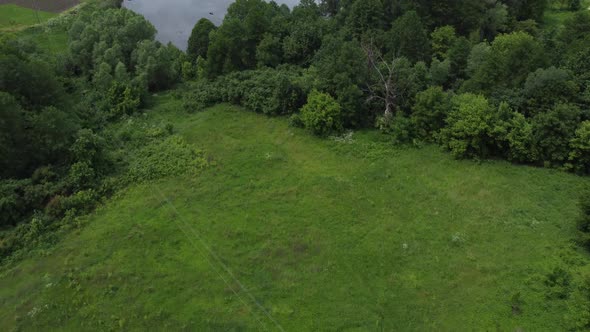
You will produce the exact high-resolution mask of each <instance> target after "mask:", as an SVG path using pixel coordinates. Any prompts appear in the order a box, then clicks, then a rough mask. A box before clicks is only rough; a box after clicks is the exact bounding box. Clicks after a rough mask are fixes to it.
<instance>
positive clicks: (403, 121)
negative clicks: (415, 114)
mask: <svg viewBox="0 0 590 332" xmlns="http://www.w3.org/2000/svg"><path fill="white" fill-rule="evenodd" d="M375 126H376V127H377V128H378V129H379V130H380V131H381V132H382V133H384V134H387V135H389V136H391V139H392V142H393V144H396V145H400V144H408V143H412V142H414V141H415V139H416V132H415V130H416V125H415V122H414V121H413V119H411V118H409V117H407V116H405V115H403V114H402V113H401V112H398V113H396V114H395V115H394V116H381V117H379V118H377V121H376V124H375Z"/></svg>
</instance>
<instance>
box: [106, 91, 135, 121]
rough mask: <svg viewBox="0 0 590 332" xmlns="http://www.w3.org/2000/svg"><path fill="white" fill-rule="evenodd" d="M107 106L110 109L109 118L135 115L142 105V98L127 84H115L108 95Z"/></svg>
mask: <svg viewBox="0 0 590 332" xmlns="http://www.w3.org/2000/svg"><path fill="white" fill-rule="evenodd" d="M107 105H108V106H107V107H109V116H110V117H112V118H119V117H121V116H123V115H131V114H133V113H135V111H137V109H138V108H139V105H140V97H139V94H138V93H136V92H135V90H134V89H133V88H131V87H130V86H128V85H127V84H123V83H120V82H114V83H113V85H112V86H111V88H110V89H109V91H108V93H107Z"/></svg>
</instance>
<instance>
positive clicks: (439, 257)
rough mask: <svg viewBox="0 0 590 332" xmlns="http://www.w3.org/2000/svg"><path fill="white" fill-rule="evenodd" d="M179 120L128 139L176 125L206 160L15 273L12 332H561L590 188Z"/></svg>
mask: <svg viewBox="0 0 590 332" xmlns="http://www.w3.org/2000/svg"><path fill="white" fill-rule="evenodd" d="M180 109H181V107H180V102H179V101H176V100H175V99H174V98H173V97H172V96H171V95H170V94H165V95H162V96H160V97H158V98H157V104H156V106H155V107H154V108H153V110H152V111H149V112H148V115H147V116H138V117H137V118H136V119H135V120H133V121H129V122H124V123H121V124H119V125H118V126H126V125H131V124H132V123H137V122H147V123H148V124H161V123H173V124H174V126H175V130H176V131H177V132H178V133H179V134H181V135H183V136H184V137H185V138H186V139H187V140H188V141H190V142H191V143H193V144H195V145H196V146H199V147H202V148H204V149H205V150H206V151H207V154H208V156H209V160H210V164H211V165H210V166H209V167H208V168H207V169H206V170H205V171H203V172H202V173H201V174H200V175H198V176H190V177H189V176H184V177H177V178H168V179H164V180H161V181H158V182H155V183H149V184H143V185H135V186H132V187H130V188H128V189H127V190H125V191H124V192H121V193H120V194H118V195H117V196H115V197H113V198H112V199H110V201H109V202H107V203H106V204H105V205H104V206H102V207H101V208H99V209H98V210H97V211H96V212H95V213H94V214H92V215H91V216H88V217H86V218H84V221H83V222H82V224H83V226H82V227H80V228H79V229H77V230H76V231H73V232H71V233H70V234H69V235H67V236H65V238H64V239H63V240H62V241H61V242H60V243H59V244H58V245H56V246H55V247H54V248H53V249H51V250H46V251H42V252H38V253H36V254H34V255H33V256H32V257H30V258H27V259H25V260H24V261H22V262H20V263H18V264H17V265H11V266H8V267H5V268H4V269H3V270H2V272H1V273H0V326H3V330H6V331H11V330H13V329H15V330H23V331H30V330H64V331H74V330H76V331H80V330H136V331H141V330H167V331H176V330H186V331H209V330H215V331H217V330H221V331H238V330H252V331H256V330H264V329H268V330H275V329H279V326H280V327H281V328H282V329H284V330H287V331H318V330H334V331H335V330H338V331H345V330H346V331H382V330H383V331H425V330H426V331H428V330H435V331H463V330H469V331H483V330H499V331H515V330H518V329H522V330H523V331H541V330H544V331H558V330H564V329H565V327H566V324H567V312H568V306H570V305H571V302H570V301H568V300H561V299H555V298H548V295H547V294H548V287H547V286H546V283H545V280H546V279H547V275H548V274H549V273H550V272H551V271H553V270H554V269H555V268H556V267H562V266H567V267H568V268H569V269H571V270H572V271H578V270H579V269H581V266H582V265H585V264H587V263H588V262H589V261H590V260H589V257H588V255H587V254H585V253H582V252H579V251H577V250H576V247H575V246H574V245H573V244H572V242H571V239H572V238H573V237H574V235H575V234H574V233H575V219H576V217H577V208H576V201H577V198H578V195H579V193H580V191H581V189H582V187H583V186H584V185H585V184H588V183H589V181H588V180H587V179H583V178H580V177H576V176H573V175H571V174H566V173H564V172H559V171H555V170H547V169H537V168H530V167H523V166H513V165H511V164H509V163H506V162H484V163H481V164H478V163H475V162H471V161H456V160H453V159H452V158H451V157H450V156H449V154H447V153H444V152H441V151H440V150H439V149H438V148H436V147H433V146H426V147H423V148H420V149H396V148H394V147H392V146H391V145H390V144H389V143H387V142H385V141H384V140H383V137H381V136H380V135H379V134H377V133H375V132H372V131H369V132H358V133H355V134H354V135H353V136H352V139H351V140H342V141H336V140H322V139H319V138H315V137H312V136H311V135H309V134H308V133H306V132H304V131H302V130H299V129H293V128H291V127H289V126H288V125H287V120H286V119H280V118H268V117H264V116H261V115H257V114H253V113H250V112H245V111H243V110H241V109H238V108H235V107H231V106H225V105H220V106H217V107H214V108H212V109H209V110H207V111H204V112H201V113H197V114H194V115H188V114H186V113H184V112H182V111H180ZM226 268H227V270H226ZM230 271H231V273H230ZM575 277H576V276H574V278H575ZM517 294H520V299H521V300H520V301H519V303H520V304H519V305H518V310H515V309H514V307H513V303H514V302H515V301H514V298H516V297H518V295H517ZM262 308H264V310H263V309H262ZM520 310H521V312H520V313H519V312H518V311H520Z"/></svg>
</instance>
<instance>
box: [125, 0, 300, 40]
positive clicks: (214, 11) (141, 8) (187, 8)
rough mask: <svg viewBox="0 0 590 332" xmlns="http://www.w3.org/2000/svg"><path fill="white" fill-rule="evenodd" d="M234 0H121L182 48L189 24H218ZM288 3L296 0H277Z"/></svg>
mask: <svg viewBox="0 0 590 332" xmlns="http://www.w3.org/2000/svg"><path fill="white" fill-rule="evenodd" d="M233 2H234V0H125V1H124V2H123V6H124V7H126V8H129V9H131V10H133V11H134V12H136V13H139V14H141V15H143V16H145V18H146V19H148V20H149V21H150V22H152V24H153V25H154V26H155V27H156V29H158V35H157V37H156V38H157V39H158V40H159V41H161V42H163V43H165V44H166V43H168V42H172V43H173V44H174V45H176V46H177V47H178V48H180V49H181V50H185V49H186V46H187V41H188V38H189V36H190V34H191V31H192V29H193V26H194V25H195V23H197V21H198V20H199V19H201V18H203V17H206V18H208V19H209V20H211V22H213V23H214V24H215V25H217V26H219V25H220V24H221V22H222V21H223V17H224V16H225V13H226V12H227V8H228V7H229V5H230V4H231V3H233ZM276 2H277V3H278V4H283V3H284V4H286V5H288V6H289V7H291V8H293V6H295V5H297V4H298V3H299V0H278V1H276Z"/></svg>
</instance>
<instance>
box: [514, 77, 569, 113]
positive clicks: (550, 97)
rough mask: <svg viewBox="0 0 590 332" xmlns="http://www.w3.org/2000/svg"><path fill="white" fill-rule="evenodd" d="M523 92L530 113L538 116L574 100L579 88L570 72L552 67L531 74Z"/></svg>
mask: <svg viewBox="0 0 590 332" xmlns="http://www.w3.org/2000/svg"><path fill="white" fill-rule="evenodd" d="M523 92H524V96H525V98H526V107H527V109H528V111H529V113H530V114H537V113H539V112H542V111H546V110H548V109H551V108H552V107H553V106H554V105H555V104H557V103H565V102H567V101H569V100H573V98H574V97H575V96H576V95H577V94H578V93H579V88H578V85H577V84H576V83H575V82H574V80H573V78H572V75H571V74H570V73H569V72H568V71H566V70H563V69H560V68H559V69H558V68H555V67H550V68H547V69H538V70H537V71H535V72H533V73H530V74H529V76H528V78H527V80H526V82H525V85H524V90H523Z"/></svg>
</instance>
